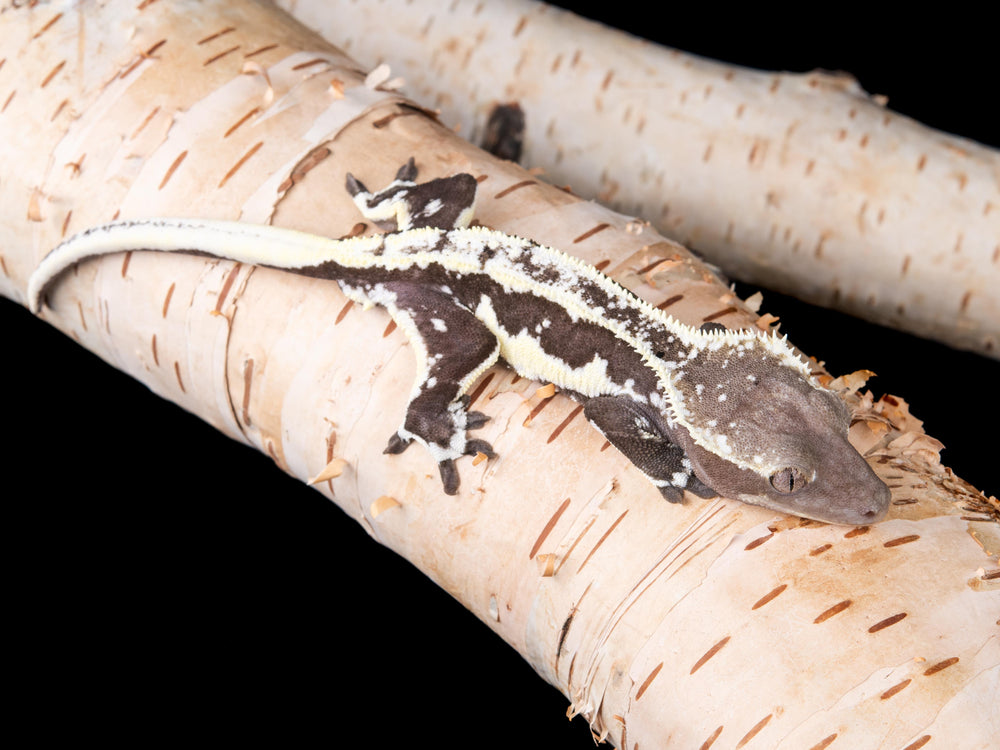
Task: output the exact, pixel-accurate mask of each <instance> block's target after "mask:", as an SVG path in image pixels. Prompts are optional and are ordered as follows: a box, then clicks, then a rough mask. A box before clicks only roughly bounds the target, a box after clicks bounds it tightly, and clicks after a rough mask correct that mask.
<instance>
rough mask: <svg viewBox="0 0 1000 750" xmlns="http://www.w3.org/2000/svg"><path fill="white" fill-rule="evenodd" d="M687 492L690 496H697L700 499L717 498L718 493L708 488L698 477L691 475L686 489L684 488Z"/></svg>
mask: <svg viewBox="0 0 1000 750" xmlns="http://www.w3.org/2000/svg"><path fill="white" fill-rule="evenodd" d="M684 489H686V490H687V491H688V492H690V493H691V494H692V495H697V496H698V497H701V498H709V497H718V496H719V493H718V492H716V491H715V490H713V489H712V488H711V487H709V486H708V485H707V484H705V483H704V482H702V481H701V480H700V479H698V477H696V476H694V475H693V474H692V475H691V477H690V478H689V479H688V483H687V487H685V488H684Z"/></svg>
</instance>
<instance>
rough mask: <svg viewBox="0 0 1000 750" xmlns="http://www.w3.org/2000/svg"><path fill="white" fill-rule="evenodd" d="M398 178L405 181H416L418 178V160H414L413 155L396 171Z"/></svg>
mask: <svg viewBox="0 0 1000 750" xmlns="http://www.w3.org/2000/svg"><path fill="white" fill-rule="evenodd" d="M396 179H397V180H401V181H403V182H415V181H416V179H417V165H416V162H414V161H413V157H412V156H411V157H410V158H409V159H408V160H407V161H406V164H404V165H403V166H401V167H400V168H399V171H398V172H396Z"/></svg>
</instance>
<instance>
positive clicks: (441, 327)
mask: <svg viewBox="0 0 1000 750" xmlns="http://www.w3.org/2000/svg"><path fill="white" fill-rule="evenodd" d="M431 325H432V326H434V330H435V331H440V332H441V333H447V332H448V326H446V325H445V323H444V321H443V320H441V318H431Z"/></svg>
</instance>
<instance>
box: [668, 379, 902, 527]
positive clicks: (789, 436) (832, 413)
mask: <svg viewBox="0 0 1000 750" xmlns="http://www.w3.org/2000/svg"><path fill="white" fill-rule="evenodd" d="M751 361H753V360H751ZM771 364H772V365H773V364H774V363H771ZM730 367H731V368H732V375H731V376H728V377H727V378H726V379H724V380H723V385H722V387H721V388H717V389H716V392H717V393H718V394H719V395H722V393H725V395H726V398H725V399H721V400H720V399H719V397H718V396H716V395H715V394H714V393H713V394H712V397H710V398H707V399H702V400H701V401H700V402H697V403H695V402H689V403H690V405H691V407H692V409H691V410H690V411H692V412H695V413H696V416H694V417H693V418H691V419H690V420H689V426H690V431H688V430H685V429H679V430H676V432H677V433H678V434H677V438H678V440H679V441H680V442H681V443H682V445H683V448H684V450H685V452H686V454H687V456H688V458H689V459H690V460H691V462H692V464H693V467H694V471H695V474H697V476H698V478H699V479H700V480H701V481H702V482H704V483H705V484H707V485H708V486H709V487H711V488H712V489H714V490H715V491H716V492H718V493H719V494H720V495H724V496H726V497H731V498H733V499H735V500H741V501H743V502H746V503H751V504H753V505H761V506H764V507H766V508H770V509H772V510H778V511H782V512H785V513H791V514H794V515H797V516H802V517H804V518H811V519H814V520H818V521H826V522H829V523H840V524H847V525H854V526H857V525H866V524H870V523H875V522H877V521H880V520H881V519H882V518H883V517H884V516H885V514H886V511H887V509H888V507H889V499H890V497H889V495H890V493H889V488H888V487H886V485H885V484H884V483H883V482H882V481H881V480H880V479H879V478H878V476H876V474H875V472H874V471H872V469H871V467H870V466H869V465H868V462H867V461H865V459H864V458H863V457H862V456H861V455H860V454H859V453H858V451H857V450H856V449H855V448H854V447H853V446H852V445H851V444H850V443H849V442H848V439H847V432H848V428H849V426H850V412H849V410H848V408H847V406H846V405H845V404H844V402H843V401H842V400H841V399H840V398H839V397H838V396H837V395H836V394H834V393H832V392H831V391H828V390H826V389H824V388H821V387H817V386H816V385H814V384H813V383H812V382H811V380H810V379H809V378H808V376H806V375H804V374H803V373H802V371H801V370H800V369H799V368H796V367H792V366H784V365H779V366H776V367H775V366H769V367H761V368H759V367H756V366H752V372H750V375H752V377H748V375H747V372H748V371H747V368H746V367H745V366H743V363H742V362H740V363H736V362H734V363H731V365H730ZM691 374H693V373H689V375H691ZM737 384H738V387H737ZM701 390H702V391H704V390H706V389H704V388H703V389H701Z"/></svg>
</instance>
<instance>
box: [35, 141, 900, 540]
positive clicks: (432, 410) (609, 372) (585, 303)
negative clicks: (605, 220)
mask: <svg viewBox="0 0 1000 750" xmlns="http://www.w3.org/2000/svg"><path fill="white" fill-rule="evenodd" d="M416 175H417V172H416V167H415V165H414V162H413V160H412V159H410V161H409V162H407V164H405V165H404V166H403V167H402V168H400V170H399V172H398V173H397V175H396V178H395V180H393V182H392V183H390V184H389V185H388V186H387V187H386V188H384V189H383V190H380V191H378V192H375V193H372V192H371V191H369V190H368V189H367V188H366V187H365V186H364V185H363V184H362V183H361V182H360V181H358V180H357V179H355V178H354V177H353V176H352V175H350V174H349V175H348V177H347V189H348V191H349V192H350V193H351V195H352V196H353V199H354V202H355V204H356V205H357V207H358V209H359V210H360V211H361V213H362V214H363V215H364V216H365V217H366V218H367V219H369V220H371V221H372V222H374V223H376V224H377V225H379V226H380V227H382V228H383V229H388V230H390V231H388V233H385V234H375V235H370V236H361V237H354V238H350V239H342V240H333V239H327V238H324V237H318V236H315V235H311V234H306V233H302V232H297V231H293V230H288V229H281V228H278V227H273V226H258V225H250V224H245V223H240V222H229V221H209V220H202V219H166V218H165V219H143V220H123V221H115V222H111V223H109V224H104V225H101V226H97V227H94V228H92V229H88V230H86V231H84V232H81V233H80V234H77V235H75V236H73V237H71V238H70V239H68V240H66V241H65V242H63V243H62V244H60V245H59V246H57V247H56V248H55V249H54V250H52V251H51V252H50V253H49V254H48V255H47V256H46V257H45V258H44V259H43V260H42V262H41V263H40V264H39V266H38V267H37V268H36V270H35V271H34V273H33V274H32V276H31V278H30V279H29V285H28V304H29V306H30V307H31V309H32V310H33V311H34V312H36V313H38V312H39V311H40V310H41V307H42V305H43V302H44V300H45V293H46V290H47V289H48V288H49V285H50V284H51V283H52V282H53V281H54V280H55V279H56V278H57V277H58V276H59V274H60V273H61V272H62V271H64V270H65V269H67V268H69V267H70V266H72V265H74V264H76V263H79V262H80V261H83V260H85V259H87V258H90V257H93V256H98V255H103V254H107V253H114V252H120V251H127V250H156V251H162V252H188V253H196V254H200V255H206V254H207V255H211V256H216V257H220V258H227V259H231V260H235V261H239V262H241V263H247V264H256V265H261V266H268V267H271V268H278V269H283V270H287V271H290V272H293V273H298V274H303V275H306V276H312V277H319V278H324V279H332V280H335V281H337V283H338V284H339V285H340V288H341V289H342V290H343V292H344V294H345V295H346V296H347V297H348V298H350V299H352V300H355V301H356V302H359V303H361V304H363V305H365V306H366V307H368V306H371V305H380V306H383V307H385V308H386V309H387V310H388V312H389V314H390V315H391V316H392V318H393V319H394V320H395V321H396V323H397V324H398V326H399V327H400V329H401V330H402V331H403V332H404V333H405V335H406V336H407V338H408V339H409V341H410V343H411V345H412V347H413V350H414V354H415V355H416V360H417V376H416V379H415V383H414V387H413V391H412V393H411V396H410V401H409V404H408V406H407V410H406V415H405V418H404V420H403V423H402V425H401V426H400V428H399V429H398V430H397V431H396V432H395V433H394V434H393V435H392V437H391V438H390V439H389V442H388V446H387V447H386V449H385V452H386V453H399V452H401V451H403V450H404V449H406V447H407V446H408V445H409V444H410V443H411V442H413V441H414V440H416V441H417V442H419V443H422V444H423V445H425V446H426V448H427V449H428V450H429V452H430V454H431V456H432V457H433V458H434V460H435V461H436V462H437V463H438V467H439V471H440V475H441V481H442V484H443V489H444V491H445V492H446V493H448V494H455V493H456V492H457V491H458V487H459V475H458V471H457V469H456V466H455V460H456V459H458V458H459V457H461V456H464V455H475V454H478V453H483V454H485V455H486V456H487V457H489V458H494V457H495V454H494V452H493V449H492V446H491V445H490V444H489V443H488V442H487V441H485V440H482V439H478V438H470V437H469V435H468V433H469V431H471V430H475V429H477V428H479V427H482V426H483V425H484V424H485V422H486V421H487V417H486V416H485V415H484V414H482V413H481V412H478V411H469V410H468V409H467V406H468V396H467V393H468V392H469V390H470V389H471V387H472V386H473V384H474V383H475V382H476V380H477V379H478V378H479V377H480V376H481V375H482V374H483V373H484V372H485V371H486V370H487V369H488V368H490V367H492V366H493V365H494V364H495V363H497V362H498V361H501V360H502V361H504V362H506V363H507V364H508V365H509V366H510V367H512V368H513V369H514V370H515V371H516V372H517V373H518V374H520V375H522V376H523V377H526V378H532V379H536V380H540V381H547V382H551V383H553V384H555V385H556V386H558V387H559V388H560V389H562V390H563V391H565V392H567V394H568V395H570V396H571V397H573V398H575V399H577V400H579V401H581V402H583V404H584V414H585V416H586V418H587V419H588V420H589V421H590V422H591V424H593V426H594V427H596V428H597V430H599V431H600V432H601V434H603V435H604V436H605V437H606V438H607V440H608V441H609V442H611V443H612V444H613V445H614V446H615V447H616V448H618V449H619V450H620V451H621V452H622V453H623V454H624V455H625V456H626V457H627V458H628V459H629V460H630V461H631V462H632V463H633V464H634V465H635V466H636V467H637V468H638V469H639V470H640V471H641V472H642V473H643V474H645V475H646V477H648V478H649V480H650V481H651V482H652V483H653V484H654V485H655V486H656V487H658V488H659V490H660V492H661V494H662V495H663V497H664V498H666V499H667V500H668V501H671V502H680V501H681V500H682V499H683V495H684V492H685V491H687V492H690V493H692V494H694V495H697V496H699V497H713V496H715V495H723V496H726V497H730V498H734V499H737V500H742V501H743V502H747V503H751V504H755V505H761V506H764V507H766V508H770V509H773V510H777V511H782V512H786V513H791V514H795V515H798V516H802V517H805V518H811V519H815V520H820V521H827V522H832V523H841V524H849V525H860V524H869V523H873V522H876V521H878V520H880V519H881V518H882V517H883V516H884V515H885V513H886V510H887V508H888V504H889V489H888V488H887V487H886V485H885V484H884V483H883V482H882V481H881V480H880V479H879V478H878V477H877V476H876V475H875V473H874V472H873V471H872V469H871V468H870V467H869V465H868V463H867V462H866V461H865V460H864V458H863V457H862V456H861V455H860V454H859V453H858V452H857V451H856V450H855V449H854V448H853V447H852V446H851V444H850V443H849V442H848V440H847V430H848V426H849V422H850V415H849V412H848V409H847V407H846V405H845V404H844V403H843V401H842V400H841V399H840V398H839V397H838V396H837V395H836V394H834V393H833V392H831V391H828V390H826V389H825V388H823V387H822V386H821V385H819V384H818V383H816V382H815V381H814V380H813V378H812V377H811V375H810V371H809V368H808V367H807V366H806V364H805V363H804V362H803V361H802V360H801V359H800V358H799V356H798V355H797V354H796V353H795V352H794V350H793V349H792V348H791V347H790V345H789V344H788V343H787V341H786V339H784V338H780V337H778V336H777V335H776V334H774V333H765V332H763V331H758V330H738V331H736V330H727V329H725V328H723V327H722V326H720V325H718V324H706V325H704V326H702V327H701V328H694V327H692V326H688V325H686V324H683V323H681V322H679V321H677V320H675V319H674V318H673V317H671V316H669V315H667V314H666V313H664V312H663V311H661V310H658V309H657V308H655V307H653V306H652V305H650V304H648V303H647V302H645V301H643V300H641V299H639V298H638V297H636V296H635V295H633V294H632V293H631V292H629V291H628V290H626V289H625V288H624V287H622V286H620V285H619V284H618V283H616V282H615V281H613V280H611V279H610V278H609V277H608V276H606V275H604V274H602V273H601V272H600V271H598V270H597V269H596V268H594V267H593V266H590V265H588V264H586V263H584V262H582V261H580V260H577V259H575V258H573V257H571V256H569V255H566V254H564V253H562V252H560V251H558V250H554V249H552V248H548V247H544V246H542V245H539V244H537V243H535V242H533V241H531V240H529V239H523V238H520V237H514V236H511V235H507V234H503V233H501V232H497V231H493V230H490V229H486V228H483V227H474V226H471V221H472V216H473V207H474V204H475V195H476V184H477V183H476V180H475V178H474V177H473V176H472V175H469V174H464V173H462V174H456V175H454V176H451V177H446V178H440V179H435V180H431V181H429V182H425V183H420V184H418V183H417V182H416Z"/></svg>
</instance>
